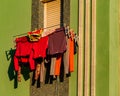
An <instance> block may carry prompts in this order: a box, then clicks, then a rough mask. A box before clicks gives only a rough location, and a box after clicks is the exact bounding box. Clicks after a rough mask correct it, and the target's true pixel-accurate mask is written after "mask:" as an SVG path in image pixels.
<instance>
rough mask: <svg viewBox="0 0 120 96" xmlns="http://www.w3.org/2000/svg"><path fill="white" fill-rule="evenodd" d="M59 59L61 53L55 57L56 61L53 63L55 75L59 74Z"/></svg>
mask: <svg viewBox="0 0 120 96" xmlns="http://www.w3.org/2000/svg"><path fill="white" fill-rule="evenodd" d="M61 59H62V56H61V55H60V56H59V57H57V58H56V63H55V75H60V66H61Z"/></svg>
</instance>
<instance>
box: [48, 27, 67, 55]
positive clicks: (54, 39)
mask: <svg viewBox="0 0 120 96" xmlns="http://www.w3.org/2000/svg"><path fill="white" fill-rule="evenodd" d="M65 50H66V37H65V33H64V28H58V29H56V30H55V32H54V33H52V34H50V35H49V41H48V54H49V55H54V54H57V53H63V52H65Z"/></svg>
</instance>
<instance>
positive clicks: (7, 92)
mask: <svg viewBox="0 0 120 96" xmlns="http://www.w3.org/2000/svg"><path fill="white" fill-rule="evenodd" d="M30 30H31V0H0V96H29V93H30V92H29V86H30V83H29V81H30V80H27V81H25V80H24V79H23V78H22V82H20V83H19V84H18V88H16V89H15V88H14V80H12V76H13V75H14V72H13V70H9V68H10V69H11V68H13V62H12V63H11V58H10V59H9V60H7V57H6V53H5V52H6V51H8V50H10V49H11V48H14V43H13V41H14V39H15V38H13V36H14V35H17V34H21V33H25V32H28V31H30ZM12 57H13V56H12ZM10 65H11V66H10ZM8 72H9V74H8ZM9 76H10V77H11V80H10V78H9Z"/></svg>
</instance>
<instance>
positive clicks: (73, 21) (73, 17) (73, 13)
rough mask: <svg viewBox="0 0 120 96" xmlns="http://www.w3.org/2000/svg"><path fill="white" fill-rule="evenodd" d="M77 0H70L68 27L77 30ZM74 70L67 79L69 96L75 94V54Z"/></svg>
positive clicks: (74, 95) (75, 95)
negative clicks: (68, 79)
mask: <svg viewBox="0 0 120 96" xmlns="http://www.w3.org/2000/svg"><path fill="white" fill-rule="evenodd" d="M78 1H79V0H70V28H71V29H73V30H74V31H75V32H76V33H77V32H78ZM74 67H75V71H74V72H73V73H72V74H71V78H70V81H69V96H77V55H76V56H75V66H74Z"/></svg>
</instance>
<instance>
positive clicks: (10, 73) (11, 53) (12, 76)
mask: <svg viewBox="0 0 120 96" xmlns="http://www.w3.org/2000/svg"><path fill="white" fill-rule="evenodd" d="M5 54H6V58H7V61H10V64H9V67H8V77H9V80H10V81H12V80H14V88H15V89H16V88H17V87H18V80H17V72H16V71H15V70H14V60H13V59H14V54H15V49H12V48H11V49H10V50H7V51H5ZM29 73H30V70H29V68H28V67H26V66H21V74H22V75H23V78H24V80H28V79H29V78H30V76H29Z"/></svg>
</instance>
